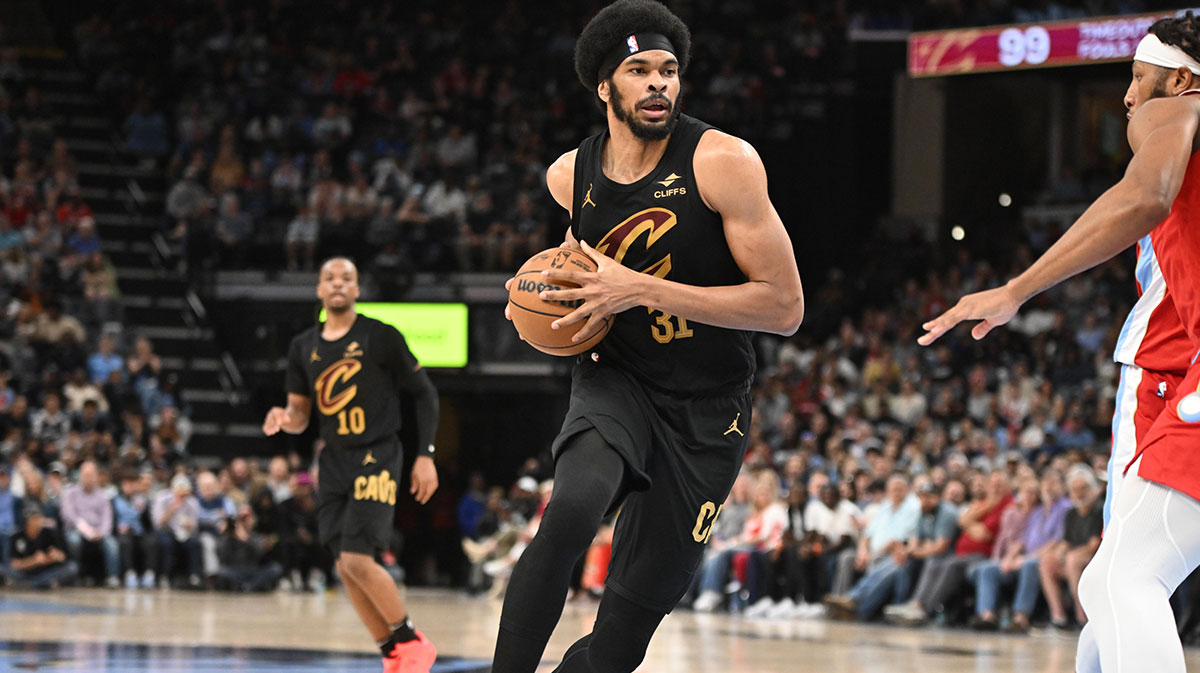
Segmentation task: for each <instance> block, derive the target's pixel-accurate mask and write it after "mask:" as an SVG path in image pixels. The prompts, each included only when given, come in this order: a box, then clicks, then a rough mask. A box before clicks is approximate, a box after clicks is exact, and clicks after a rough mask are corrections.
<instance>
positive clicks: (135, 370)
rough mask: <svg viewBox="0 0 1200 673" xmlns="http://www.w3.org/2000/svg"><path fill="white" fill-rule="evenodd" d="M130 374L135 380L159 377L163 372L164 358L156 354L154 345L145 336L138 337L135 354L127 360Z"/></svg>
mask: <svg viewBox="0 0 1200 673" xmlns="http://www.w3.org/2000/svg"><path fill="white" fill-rule="evenodd" d="M126 367H127V368H128V370H129V376H130V377H131V378H132V379H133V380H135V381H138V380H142V379H146V378H154V379H157V378H158V375H159V373H161V372H162V359H161V358H159V357H158V356H157V355H155V354H154V345H153V344H151V343H150V340H149V339H147V338H146V337H144V336H140V337H138V340H137V342H135V343H134V346H133V355H130V356H129V359H128V360H126Z"/></svg>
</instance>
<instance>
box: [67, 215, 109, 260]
mask: <svg viewBox="0 0 1200 673" xmlns="http://www.w3.org/2000/svg"><path fill="white" fill-rule="evenodd" d="M67 252H68V253H69V254H70V255H72V256H74V257H75V258H76V259H77V260H79V262H80V263H82V262H83V261H84V260H86V259H87V258H89V257H91V256H92V255H94V254H96V253H98V252H102V250H101V243H100V237H99V236H97V235H96V220H95V219H93V218H92V216H91V215H84V216H83V217H80V218H79V224H77V225H76V227H75V233H73V234H71V235H70V236H69V237H68V238H67Z"/></svg>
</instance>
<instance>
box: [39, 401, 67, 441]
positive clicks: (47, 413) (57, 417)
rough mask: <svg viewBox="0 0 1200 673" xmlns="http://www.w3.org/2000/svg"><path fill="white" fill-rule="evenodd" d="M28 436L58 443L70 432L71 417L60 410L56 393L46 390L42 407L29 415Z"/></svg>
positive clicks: (60, 402)
mask: <svg viewBox="0 0 1200 673" xmlns="http://www.w3.org/2000/svg"><path fill="white" fill-rule="evenodd" d="M29 432H30V436H31V437H33V438H35V439H37V440H39V441H41V442H50V443H58V442H61V441H62V440H64V439H66V437H67V435H68V434H70V432H71V417H70V416H68V415H67V414H66V412H64V411H63V410H62V401H61V400H60V399H59V396H58V393H55V392H48V393H46V396H45V398H44V399H43V400H42V408H41V409H38V410H36V411H34V412H32V413H30V415H29Z"/></svg>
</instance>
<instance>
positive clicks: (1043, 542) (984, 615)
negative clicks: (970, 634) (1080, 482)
mask: <svg viewBox="0 0 1200 673" xmlns="http://www.w3.org/2000/svg"><path fill="white" fill-rule="evenodd" d="M1040 491H1041V492H1040V499H1039V500H1038V502H1037V504H1036V505H1035V506H1034V508H1033V511H1032V513H1031V514H1030V516H1029V521H1028V523H1027V524H1026V526H1025V534H1024V535H1023V536H1022V537H1021V541H1020V543H1019V545H1013V546H1011V547H1010V550H1009V552H1008V553H1007V554H1006V555H1005V556H1004V557H1003V558H1001V559H1000V561H999V563H998V564H997V563H985V564H982V565H981V566H978V567H976V568H974V569H973V570H972V571H971V573H970V574H971V575H973V576H974V581H975V614H976V616H977V625H978V627H979V628H982V629H985V630H986V629H990V628H994V627H995V625H996V623H997V614H996V607H997V604H998V600H997V599H998V596H999V590H1000V587H1002V586H1005V585H1011V584H1013V583H1014V582H1015V583H1016V587H1017V589H1016V595H1015V596H1014V597H1013V614H1012V621H1011V622H1010V623H1009V626H1008V627H1007V628H1008V630H1009V631H1011V632H1014V633H1023V632H1025V631H1028V630H1029V616H1030V615H1032V614H1033V609H1034V606H1035V605H1036V603H1037V599H1038V595H1039V591H1040V584H1041V579H1040V575H1039V567H1040V566H1039V559H1040V558H1041V556H1042V554H1044V553H1045V552H1046V551H1047V550H1048V549H1050V548H1051V546H1052V545H1053V544H1054V542H1055V541H1057V540H1059V539H1060V538H1061V537H1062V530H1063V520H1064V517H1065V516H1066V514H1067V511H1068V510H1070V509H1071V501H1070V499H1068V498H1066V497H1064V496H1063V483H1062V475H1061V474H1060V473H1059V472H1058V470H1055V469H1047V470H1046V471H1045V472H1044V473H1043V474H1042V478H1041V482H1040ZM993 556H995V555H994V554H993Z"/></svg>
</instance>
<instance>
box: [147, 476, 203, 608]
mask: <svg viewBox="0 0 1200 673" xmlns="http://www.w3.org/2000/svg"><path fill="white" fill-rule="evenodd" d="M150 517H151V520H152V521H153V522H154V528H155V537H156V538H157V541H158V560H159V565H158V583H159V586H162V587H169V586H170V585H171V577H172V575H173V573H174V570H175V563H176V561H177V560H178V559H179V558H180V554H182V555H183V558H184V560H185V562H186V569H187V585H188V586H189V587H191V588H199V587H200V573H201V572H202V571H203V569H204V563H203V555H202V553H201V548H200V537H199V535H198V527H199V520H200V503H198V502H196V498H195V497H193V496H192V482H191V481H189V480H188V478H187V475H184V474H176V475H175V476H174V477H173V478H172V479H171V488H170V489H166V490H164V491H163V492H162V493H160V494H159V496H158V499H156V500H155V501H154V505H153V507H152V508H151V514H150Z"/></svg>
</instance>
